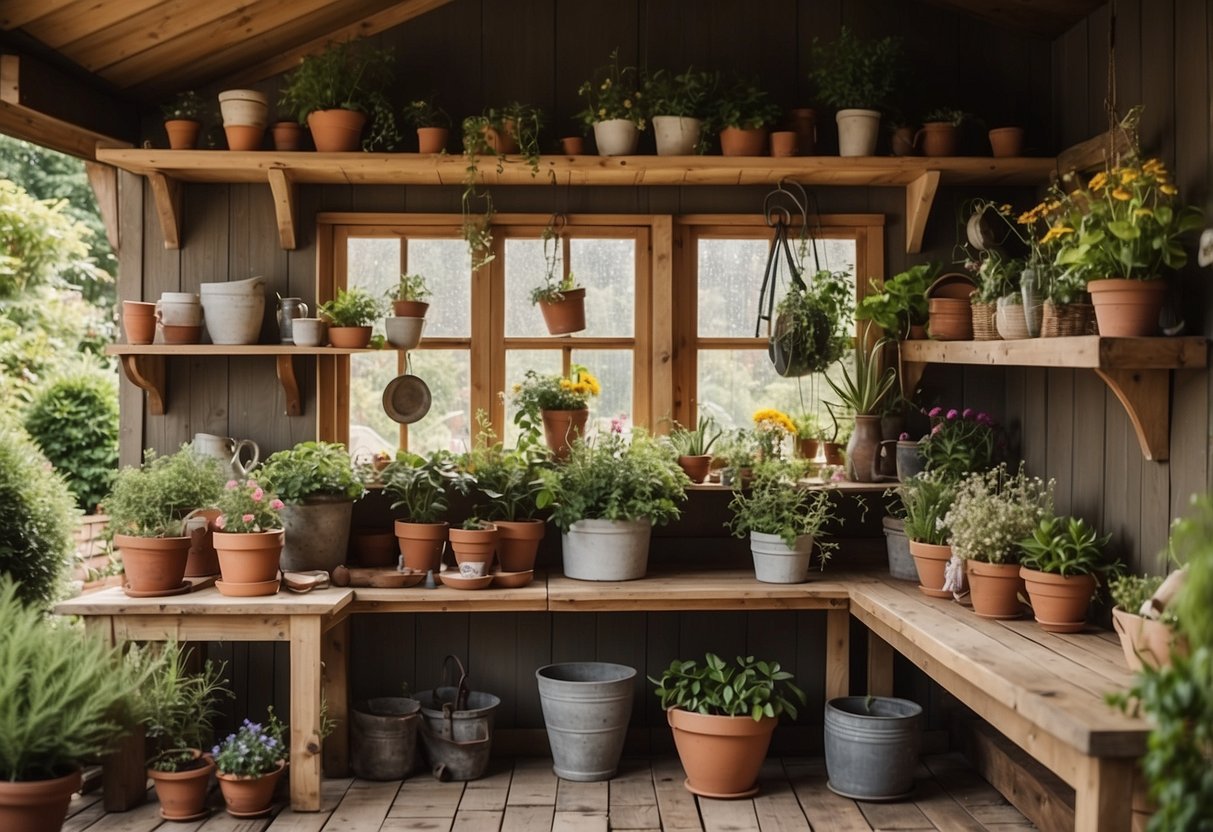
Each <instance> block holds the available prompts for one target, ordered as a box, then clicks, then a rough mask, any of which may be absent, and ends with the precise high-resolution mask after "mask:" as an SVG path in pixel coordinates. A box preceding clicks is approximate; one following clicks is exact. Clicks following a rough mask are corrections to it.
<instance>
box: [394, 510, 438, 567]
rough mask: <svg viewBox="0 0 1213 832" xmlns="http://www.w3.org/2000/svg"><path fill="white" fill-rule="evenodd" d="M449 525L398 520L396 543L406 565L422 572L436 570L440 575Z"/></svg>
mask: <svg viewBox="0 0 1213 832" xmlns="http://www.w3.org/2000/svg"><path fill="white" fill-rule="evenodd" d="M449 528H450V524H448V523H408V522H405V521H403V520H397V521H396V525H395V532H396V542H397V543H398V544H399V545H400V554H402V555H404V565H405V566H406V567H407V568H409V569H418V570H420V571H422V572H428V571H430V570H431V569H432V570H434V574H438V570H439V568H440V567H441V566H442V550H443V548H444V547H445V545H446V538H447V530H448V529H449Z"/></svg>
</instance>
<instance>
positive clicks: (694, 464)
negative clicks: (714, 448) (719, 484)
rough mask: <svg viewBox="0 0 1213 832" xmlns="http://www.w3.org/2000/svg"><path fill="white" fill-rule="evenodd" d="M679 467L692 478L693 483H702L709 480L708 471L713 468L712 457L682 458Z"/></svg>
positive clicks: (708, 455) (679, 458) (679, 460)
mask: <svg viewBox="0 0 1213 832" xmlns="http://www.w3.org/2000/svg"><path fill="white" fill-rule="evenodd" d="M678 465H679V467H680V468H682V470H683V471H685V472H686V475H687V476H688V477H690V478H691V482H694V483H701V482H703V481H704V480H706V479H707V478H708V469H710V468H711V467H712V455H711V454H702V455H696V456H680V457H678Z"/></svg>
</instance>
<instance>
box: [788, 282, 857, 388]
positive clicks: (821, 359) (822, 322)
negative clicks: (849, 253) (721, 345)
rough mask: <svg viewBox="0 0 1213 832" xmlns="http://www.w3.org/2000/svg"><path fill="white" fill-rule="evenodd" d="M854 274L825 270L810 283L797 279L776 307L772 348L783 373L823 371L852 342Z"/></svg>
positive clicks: (835, 360) (841, 354)
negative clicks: (849, 329)
mask: <svg viewBox="0 0 1213 832" xmlns="http://www.w3.org/2000/svg"><path fill="white" fill-rule="evenodd" d="M849 279H850V273H849V272H845V271H830V270H828V269H821V270H819V271H818V272H817V273H816V274H814V275H812V276H811V277H810V278H809V280H808V282H807V283H805V282H802V281H799V280H793V282H792V286H791V287H790V288H789V289H788V293H787V294H786V295H784V297H783V299H782V300H780V301H779V304H778V305H777V306H776V307H775V313H776V316H775V330H774V332H773V334H772V336H771V342H770V346H769V350H770V353H771V359H772V360H773V361H774V362H775V369H776V371H777V372H778V373H779V374H780V375H781V376H785V377H786V376H803V375H807V374H809V373H821V372H825V370H826V369H827V368H828V367H829V366H830V365H831V364H834V363H835V362H837V361H838V360H839V359H841V358H842V356H843V355H844V354H845V353H846V351H847V349H848V348H849V347H850V345H851V337H850V335H849V334H848V333H847V332H846V331H845V320H846V318H847V317H848V312H849V311H850V308H851V286H850V282H849Z"/></svg>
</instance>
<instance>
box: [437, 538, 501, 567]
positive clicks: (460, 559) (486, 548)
mask: <svg viewBox="0 0 1213 832" xmlns="http://www.w3.org/2000/svg"><path fill="white" fill-rule="evenodd" d="M449 536H450V541H451V551H452V552H454V553H455V563H458V564H464V563H485V564H490V565H491V564H492V563H493V551H494V550H495V549H496V548H497V527H496V526H490V527H489V528H487V529H451V530H450V532H449ZM485 573H486V574H487V573H488V567H485Z"/></svg>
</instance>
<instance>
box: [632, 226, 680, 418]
mask: <svg viewBox="0 0 1213 832" xmlns="http://www.w3.org/2000/svg"><path fill="white" fill-rule="evenodd" d="M651 250H652V257H651V262H652V264H653V266H652V268H653V273H652V322H651V327H650V330H649V331H650V332H651V333H652V335H651V337H652V342H651V348H650V352H649V354H648V360H649V372H650V374H651V379H652V381H651V384H650V390H651V397H650V407H649V424H650V425H651V426H652V429H653V432H654V433H668V432H669V427H670V426H669V423H668V422H667V421H665V420H667V419H674V418H675V416H676V414H675V412H674V327H673V326H672V323H671V322H672V321H673V319H674V309H675V304H674V225H673V222H672V221H671V218H670V217H657V218H655V219H654V221H653V226H652V246H651ZM641 357H644V355H643V354H641Z"/></svg>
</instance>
